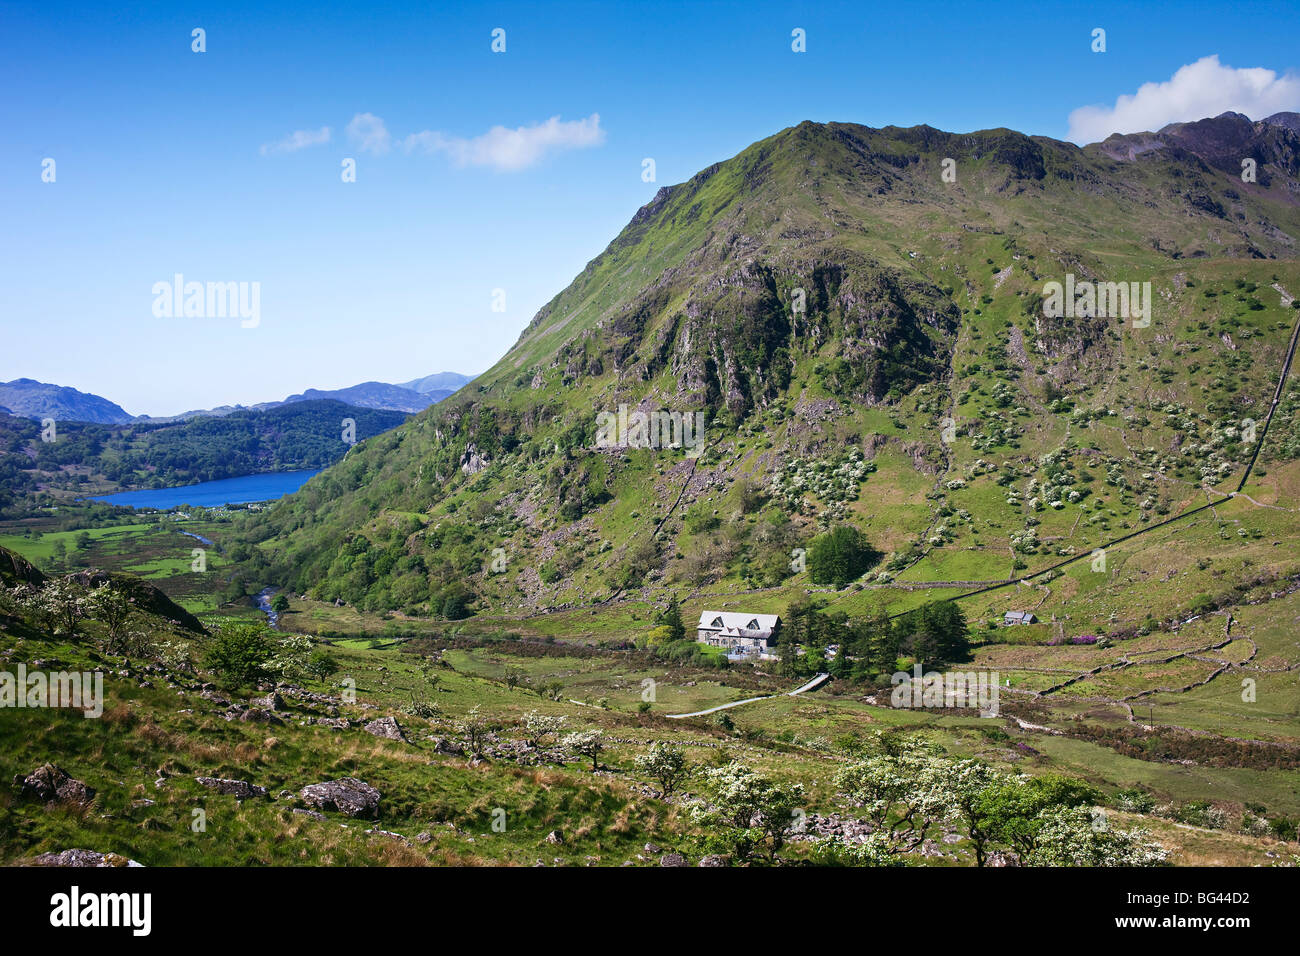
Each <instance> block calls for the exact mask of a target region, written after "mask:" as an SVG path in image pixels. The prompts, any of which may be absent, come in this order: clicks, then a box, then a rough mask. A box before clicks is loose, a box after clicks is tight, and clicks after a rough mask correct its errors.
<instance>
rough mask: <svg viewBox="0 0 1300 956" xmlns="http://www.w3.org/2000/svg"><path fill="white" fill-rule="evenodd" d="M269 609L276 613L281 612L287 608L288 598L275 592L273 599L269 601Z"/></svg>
mask: <svg viewBox="0 0 1300 956" xmlns="http://www.w3.org/2000/svg"><path fill="white" fill-rule="evenodd" d="M271 610H272V611H274V612H275V613H276V614H283V613H284V612H285V611H287V610H289V599H288V598H287V597H285V596H284V595H283V594H277V595H276V596H275V599H274V600H272V601H271Z"/></svg>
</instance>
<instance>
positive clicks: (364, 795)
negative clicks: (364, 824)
mask: <svg viewBox="0 0 1300 956" xmlns="http://www.w3.org/2000/svg"><path fill="white" fill-rule="evenodd" d="M298 796H299V797H301V798H302V801H303V803H305V804H307V805H308V806H310V807H315V808H316V809H317V810H337V811H338V812H339V813H343V814H346V815H347V816H350V817H377V816H379V798H380V793H379V791H378V790H376V789H375V788H374V787H372V786H370V784H368V783H365V782H363V781H361V780H358V779H356V777H342V778H340V779H338V780H327V781H325V782H324V783H313V784H309V785H308V786H305V787H303V788H302V790H301V791H299V793H298Z"/></svg>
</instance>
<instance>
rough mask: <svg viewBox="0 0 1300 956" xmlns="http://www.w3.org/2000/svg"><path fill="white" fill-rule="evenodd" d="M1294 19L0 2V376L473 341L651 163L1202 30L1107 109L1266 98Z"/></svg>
mask: <svg viewBox="0 0 1300 956" xmlns="http://www.w3.org/2000/svg"><path fill="white" fill-rule="evenodd" d="M444 7H445V8H446V9H444ZM196 27H201V28H203V29H204V30H205V31H206V46H207V50H206V52H204V53H194V52H192V51H191V42H192V40H191V31H192V29H194V28H196ZM497 27H500V28H503V29H505V31H506V52H505V53H502V54H495V53H493V52H492V51H491V48H490V46H491V42H492V37H491V31H492V30H493V29H494V28H497ZM796 27H799V28H802V29H804V30H805V31H806V35H807V52H806V53H799V54H796V53H794V52H792V50H791V30H792V29H794V28H796ZM1096 27H1101V28H1103V29H1105V30H1106V46H1107V49H1106V52H1105V53H1104V54H1099V53H1094V52H1092V50H1091V43H1092V37H1091V33H1092V30H1093V29H1094V28H1096ZM1297 36H1300V5H1297V4H1294V3H1289V4H1283V3H1252V4H1250V5H1240V4H1231V5H1229V4H1213V5H1212V4H1197V3H1187V4H1174V3H1168V4H1149V5H1146V6H1145V7H1143V8H1141V9H1135V8H1134V5H1132V4H1102V5H1095V6H1092V7H1089V8H1084V7H1082V6H1079V5H1075V4H1063V5H1059V6H1054V5H1052V4H1046V3H1035V4H1025V5H1019V6H1017V5H1004V4H997V5H992V4H980V3H972V4H943V3H924V4H909V3H900V4H892V5H883V4H869V5H868V4H836V3H827V2H817V3H700V4H675V3H656V4H653V5H652V4H626V5H621V4H565V3H536V2H534V3H528V4H509V3H490V4H458V5H455V6H454V7H453V6H451V5H447V4H418V5H417V4H385V3H370V4H355V3H349V4H333V3H312V4H291V5H279V6H275V7H274V8H273V9H268V8H267V7H266V6H264V5H262V4H242V3H228V2H227V3H221V4H213V5H204V4H196V5H192V6H184V7H179V6H174V5H162V4H160V5H157V6H156V7H151V6H144V7H139V6H135V5H129V6H126V5H123V6H117V5H114V6H106V5H98V4H96V5H85V6H79V5H63V4H57V3H39V4H35V3H32V4H27V3H17V4H14V3H0V84H2V85H0V88H2V89H3V90H4V91H5V92H4V95H3V97H2V98H0V215H2V216H3V221H4V229H3V231H2V234H0V270H3V272H2V277H3V282H0V315H3V322H4V334H3V338H2V339H0V342H2V344H0V380H8V379H12V378H18V377H24V376H25V377H29V378H35V379H39V380H41V381H49V382H55V383H58V384H62V385H72V386H74V387H77V388H80V389H82V390H83V391H90V392H95V393H98V394H101V395H104V396H105V397H107V398H110V399H112V400H114V401H116V402H118V403H119V404H121V405H123V406H124V407H125V408H126V409H127V411H129V412H131V413H133V414H154V415H165V414H174V413H176V412H180V411H183V410H186V409H191V408H203V407H209V406H213V405H219V404H227V403H236V402H239V403H245V404H249V403H253V402H257V401H266V400H271V399H278V398H283V397H284V396H286V395H288V394H291V393H294V392H299V391H302V390H303V389H305V388H308V387H322V388H328V387H340V386H345V385H350V384H355V383H356V382H360V381H366V380H372V379H373V380H380V381H391V382H400V381H404V380H407V379H411V378H415V377H417V376H421V375H425V374H428V373H430V372H434V371H441V370H444V369H450V370H456V371H462V372H478V371H481V370H483V369H485V368H487V367H488V366H489V365H491V364H492V363H493V362H495V361H496V359H497V358H498V357H499V356H500V355H501V354H502V353H503V352H504V351H505V350H506V349H508V348H509V347H510V345H511V344H513V342H514V341H515V339H516V338H517V337H518V335H519V332H520V331H521V330H522V329H523V328H524V326H525V325H526V324H527V323H528V321H529V319H530V318H531V317H532V315H533V313H534V312H535V311H536V310H537V309H538V308H539V307H540V306H541V305H543V304H544V303H545V302H546V301H547V300H548V299H549V298H550V297H551V296H553V295H554V294H555V293H556V292H558V291H559V290H561V289H562V288H564V286H566V285H567V284H568V283H569V281H570V280H571V279H572V278H573V276H574V275H576V274H577V273H578V272H580V271H581V270H582V268H583V266H584V265H585V264H586V263H587V262H588V261H589V260H590V259H591V258H592V257H594V256H595V255H597V254H598V253H599V252H600V251H601V250H602V249H603V248H604V246H605V245H606V244H607V243H608V242H609V241H610V240H611V239H612V238H613V237H614V236H615V235H616V234H617V232H618V231H619V229H621V228H622V226H623V225H624V224H625V223H626V222H627V220H628V219H629V218H630V217H631V215H632V214H633V213H634V212H635V211H636V209H637V208H638V207H639V206H640V205H642V204H643V203H645V202H646V201H648V200H649V199H650V198H651V197H652V196H653V194H654V192H655V190H656V189H657V188H658V187H660V186H663V185H668V184H672V183H676V182H680V181H682V180H684V179H687V178H689V177H690V176H691V175H693V174H694V173H695V172H696V171H698V170H699V169H700V168H702V167H704V166H706V165H708V164H710V163H713V162H716V161H718V160H720V159H724V158H726V157H729V156H732V155H734V154H735V153H737V152H738V151H740V150H741V149H743V148H744V147H745V146H747V145H748V144H750V143H751V142H753V141H755V140H758V139H762V138H764V137H766V136H769V135H771V134H772V133H774V132H776V131H778V130H780V129H782V128H784V127H787V126H790V125H793V124H795V123H798V122H800V121H802V120H805V119H811V120H817V121H827V120H843V121H852V122H859V123H865V124H867V125H871V126H884V125H889V124H895V125H913V124H916V123H928V124H930V125H932V126H936V127H939V128H941V129H948V130H954V131H969V130H975V129H984V128H989V127H998V126H1006V127H1011V128H1013V129H1019V130H1022V131H1024V132H1028V133H1035V134H1043V135H1048V136H1053V137H1057V138H1062V139H1064V138H1067V136H1069V135H1070V133H1071V132H1072V130H1071V121H1070V114H1071V112H1072V111H1074V110H1076V109H1078V108H1080V107H1085V106H1089V105H1097V106H1102V107H1106V108H1107V111H1106V112H1104V113H1103V115H1102V117H1101V118H1100V120H1098V119H1097V118H1095V117H1094V118H1093V119H1091V120H1089V122H1090V124H1091V126H1090V127H1089V128H1097V124H1098V123H1100V124H1102V126H1104V125H1105V123H1107V122H1109V121H1111V118H1110V117H1109V115H1108V110H1109V108H1110V107H1113V106H1114V105H1115V103H1116V100H1117V98H1118V97H1121V96H1124V95H1132V94H1135V93H1137V92H1138V90H1139V88H1140V87H1141V86H1142V85H1143V84H1146V83H1161V82H1168V81H1170V79H1171V77H1174V76H1175V74H1176V73H1177V71H1179V70H1180V68H1183V67H1186V66H1188V65H1190V64H1194V63H1197V61H1201V60H1203V58H1205V57H1209V56H1217V57H1218V64H1209V65H1208V66H1205V67H1204V68H1203V69H1202V70H1201V71H1200V72H1199V73H1197V74H1195V75H1193V74H1192V73H1185V74H1183V75H1182V76H1183V78H1182V79H1180V80H1179V81H1178V83H1177V84H1175V86H1174V87H1172V88H1171V89H1169V90H1166V91H1165V92H1164V93H1161V91H1160V90H1155V91H1149V95H1147V94H1144V95H1143V98H1141V99H1139V100H1138V101H1137V103H1136V105H1131V106H1130V107H1129V108H1127V109H1125V110H1121V111H1120V112H1119V114H1117V115H1116V117H1115V118H1114V122H1117V123H1122V122H1130V123H1131V122H1145V121H1147V120H1149V119H1153V118H1159V117H1160V116H1162V110H1167V109H1173V108H1175V107H1174V106H1173V105H1171V104H1176V103H1184V102H1186V101H1187V100H1188V99H1189V97H1190V101H1191V103H1192V105H1193V106H1194V107H1196V106H1199V105H1200V104H1201V103H1202V102H1204V103H1205V104H1207V108H1209V107H1213V106H1215V104H1217V103H1218V102H1219V101H1220V100H1222V97H1223V96H1224V95H1226V94H1224V89H1225V87H1231V86H1232V83H1234V82H1236V81H1237V79H1240V80H1241V83H1242V84H1243V85H1242V89H1243V92H1242V93H1241V94H1240V95H1241V96H1242V97H1243V98H1244V99H1242V103H1243V104H1250V105H1248V106H1247V108H1245V109H1243V111H1245V112H1248V113H1250V115H1252V117H1253V118H1256V119H1258V118H1260V117H1259V116H1258V115H1255V113H1256V112H1257V110H1256V111H1255V112H1252V109H1253V104H1256V103H1260V102H1262V103H1269V104H1272V103H1276V102H1283V103H1284V105H1282V106H1279V107H1278V108H1288V109H1300V98H1297V97H1296V96H1295V87H1296V81H1295V80H1294V77H1293V76H1291V75H1290V74H1293V73H1294V72H1295V69H1296V68H1297V67H1300V63H1297V60H1298V59H1300V54H1297V52H1296V46H1295V42H1294V41H1295V38H1296V37H1297ZM1228 68H1234V69H1237V70H1241V69H1246V68H1266V69H1268V70H1271V71H1274V73H1275V74H1276V77H1275V78H1274V79H1272V80H1270V79H1269V78H1268V77H1264V78H1263V80H1260V79H1259V77H1258V76H1257V75H1253V74H1236V73H1231V71H1230V70H1229V69H1228ZM1229 74H1230V75H1229ZM1225 76H1226V80H1225ZM1257 80H1258V81H1259V82H1256V81H1257ZM1256 87H1260V89H1256ZM1261 90H1262V91H1261ZM1216 97H1217V99H1216ZM1252 97H1253V99H1252ZM1292 100H1295V101H1294V102H1292ZM1232 102H1234V103H1235V102H1237V101H1236V100H1232ZM1218 111H1220V110H1218V109H1214V112H1218ZM364 114H369V116H371V117H375V118H378V121H379V122H381V123H382V129H383V130H384V131H386V134H387V137H388V139H387V141H386V142H387V143H388V149H387V150H386V151H378V152H377V151H375V149H374V148H373V144H374V143H375V142H377V141H376V140H375V139H374V138H373V137H372V139H371V146H370V147H369V148H363V146H364V143H363V142H362V141H359V140H355V139H351V138H350V137H349V135H348V129H349V126H350V125H351V124H353V121H354V118H355V117H357V116H359V115H364ZM553 117H558V120H557V124H556V125H555V126H553V127H552V128H551V130H550V135H547V134H546V133H545V131H544V130H538V129H535V127H537V126H538V125H539V124H545V123H546V122H547V121H548V120H550V119H551V118H553ZM593 117H598V119H593ZM367 123H368V124H369V128H370V129H371V131H372V132H373V131H374V130H375V129H377V128H380V127H377V126H376V121H375V120H367V121H365V122H363V123H361V124H357V125H353V128H354V130H355V129H359V128H360V127H361V126H365V125H366V124H367ZM579 124H585V125H579ZM1156 125H1158V124H1156ZM325 127H328V128H329V130H330V133H329V137H328V141H325V142H321V143H318V144H316V145H309V146H304V147H303V148H298V149H279V150H277V149H275V148H268V149H265V150H264V149H263V147H273V146H274V144H277V143H281V142H283V141H285V140H286V138H288V137H291V136H292V134H294V133H295V132H300V131H301V132H303V133H310V134H311V135H310V136H305V137H303V138H304V139H306V140H312V139H324V134H323V133H322V132H321V131H322V129H323V128H325ZM493 127H505V128H507V129H509V130H516V129H520V128H522V129H523V130H524V132H523V133H522V134H516V135H514V136H510V135H506V136H500V135H499V134H498V136H497V137H496V138H491V137H489V138H488V139H483V138H482V137H484V136H485V134H488V133H489V130H491V129H492V128H493ZM378 142H379V144H380V146H381V147H382V145H383V142H384V141H383V140H382V139H381V140H378ZM430 144H435V145H434V147H433V148H431V149H430V148H427V147H429V145H430ZM512 146H513V147H515V148H513V149H512V148H509V147H512ZM519 147H523V149H522V151H521V150H520V148H519ZM529 147H531V149H530V148H529ZM47 157H48V158H53V159H54V160H55V162H56V181H55V182H53V183H45V182H42V181H41V171H42V160H44V159H45V158H47ZM349 157H350V158H353V159H355V160H356V164H357V166H356V169H357V181H356V182H354V183H344V182H342V181H341V177H340V164H341V162H342V161H343V160H344V159H345V158H349ZM646 157H652V158H654V160H655V163H656V174H657V181H656V182H653V183H647V182H644V181H642V175H641V173H642V160H643V159H644V158H646ZM176 273H181V274H183V275H184V276H185V277H186V279H187V280H197V281H203V282H206V281H222V282H224V281H240V282H258V283H260V294H261V300H260V305H261V308H260V321H259V323H258V324H257V326H256V327H254V328H244V327H241V323H240V322H239V320H238V319H230V318H215V317H204V318H199V317H189V318H185V317H174V316H173V317H159V316H156V315H155V314H154V311H153V308H152V306H153V303H154V295H153V293H152V287H153V286H154V284H155V283H157V282H159V281H170V280H171V278H172V276H173V275H174V274H176ZM496 289H502V290H504V291H505V311H504V312H500V311H493V309H492V304H493V298H492V296H493V290H496Z"/></svg>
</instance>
